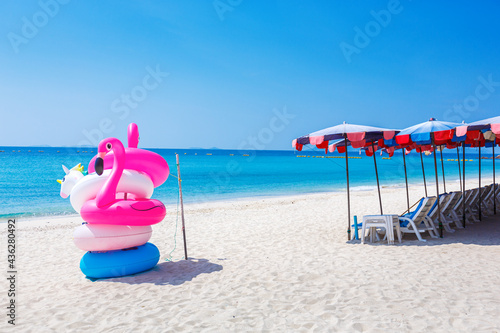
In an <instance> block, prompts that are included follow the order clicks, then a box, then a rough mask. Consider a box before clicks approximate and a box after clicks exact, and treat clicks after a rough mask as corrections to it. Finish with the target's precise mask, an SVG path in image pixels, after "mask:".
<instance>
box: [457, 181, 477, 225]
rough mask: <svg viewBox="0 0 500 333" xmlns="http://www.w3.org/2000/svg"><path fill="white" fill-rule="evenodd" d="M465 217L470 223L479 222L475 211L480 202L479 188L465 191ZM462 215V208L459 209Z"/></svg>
mask: <svg viewBox="0 0 500 333" xmlns="http://www.w3.org/2000/svg"><path fill="white" fill-rule="evenodd" d="M465 196H466V198H465V216H466V218H467V222H468V223H473V222H479V220H478V219H477V212H475V211H474V210H473V207H474V205H475V204H477V202H478V200H479V188H474V189H471V190H467V191H465ZM459 209H460V213H462V207H460V208H459Z"/></svg>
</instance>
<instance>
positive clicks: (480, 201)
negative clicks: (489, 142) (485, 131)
mask: <svg viewBox="0 0 500 333" xmlns="http://www.w3.org/2000/svg"><path fill="white" fill-rule="evenodd" d="M482 205H483V198H481V145H479V221H481V220H482V214H481V206H482Z"/></svg>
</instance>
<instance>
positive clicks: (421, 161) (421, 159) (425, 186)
mask: <svg viewBox="0 0 500 333" xmlns="http://www.w3.org/2000/svg"><path fill="white" fill-rule="evenodd" d="M417 149H420V163H421V164H422V176H424V189H425V197H428V195H427V183H426V182H425V169H424V158H423V157H422V148H417Z"/></svg>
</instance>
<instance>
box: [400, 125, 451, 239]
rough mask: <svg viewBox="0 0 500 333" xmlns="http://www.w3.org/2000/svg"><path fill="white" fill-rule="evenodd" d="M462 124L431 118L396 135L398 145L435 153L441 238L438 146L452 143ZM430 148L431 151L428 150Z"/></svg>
mask: <svg viewBox="0 0 500 333" xmlns="http://www.w3.org/2000/svg"><path fill="white" fill-rule="evenodd" d="M457 126H460V124H456V123H450V122H445V121H438V120H436V119H435V118H431V119H430V120H429V121H426V122H424V123H420V124H417V125H414V126H411V127H408V128H406V129H404V130H402V131H401V132H399V134H397V135H396V143H398V144H399V145H402V146H407V147H410V148H412V147H415V148H416V147H420V149H421V150H422V149H425V150H432V151H433V152H434V170H435V174H436V193H437V197H438V200H437V206H438V224H439V233H440V237H443V223H442V221H441V217H440V214H441V207H440V204H439V180H438V170H437V159H436V149H437V148H436V146H441V145H446V144H447V143H451V142H452V139H453V136H454V132H455V131H454V130H455V128H456V127H457ZM427 148H429V149H427Z"/></svg>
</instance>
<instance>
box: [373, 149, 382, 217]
mask: <svg viewBox="0 0 500 333" xmlns="http://www.w3.org/2000/svg"><path fill="white" fill-rule="evenodd" d="M372 150H373V163H374V164H375V176H376V177H377V190H378V203H379V205H380V215H384V211H383V210H382V196H381V195H380V183H379V181H378V170H377V158H376V157H375V146H374V145H373V142H372Z"/></svg>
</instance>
